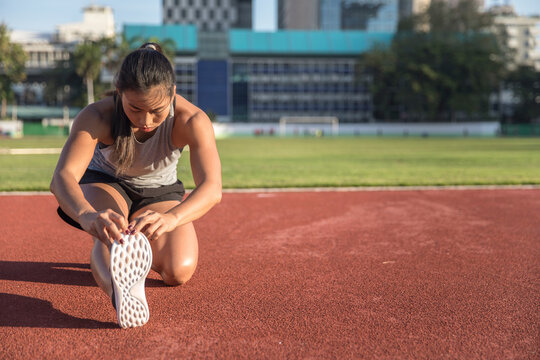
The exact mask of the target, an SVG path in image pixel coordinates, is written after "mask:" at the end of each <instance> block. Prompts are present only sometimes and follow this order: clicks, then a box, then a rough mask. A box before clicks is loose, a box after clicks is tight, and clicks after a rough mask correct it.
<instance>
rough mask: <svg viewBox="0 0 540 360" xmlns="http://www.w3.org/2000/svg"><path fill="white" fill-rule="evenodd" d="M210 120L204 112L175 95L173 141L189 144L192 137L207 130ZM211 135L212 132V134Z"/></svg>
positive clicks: (181, 144)
mask: <svg viewBox="0 0 540 360" xmlns="http://www.w3.org/2000/svg"><path fill="white" fill-rule="evenodd" d="M211 126H212V125H211V122H210V119H209V118H208V116H207V115H206V113H205V112H204V111H203V110H201V109H200V108H199V107H197V106H195V105H193V104H192V103H191V102H189V101H188V100H186V99H185V98H183V97H182V96H180V95H176V105H175V108H174V128H173V142H174V143H175V144H177V145H180V146H184V145H189V144H190V143H191V142H192V140H193V139H194V137H197V135H203V136H204V133H206V132H208V131H207V130H205V129H207V128H209V127H211ZM212 135H213V134H212Z"/></svg>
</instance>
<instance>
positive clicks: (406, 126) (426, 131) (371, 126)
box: [214, 121, 500, 137]
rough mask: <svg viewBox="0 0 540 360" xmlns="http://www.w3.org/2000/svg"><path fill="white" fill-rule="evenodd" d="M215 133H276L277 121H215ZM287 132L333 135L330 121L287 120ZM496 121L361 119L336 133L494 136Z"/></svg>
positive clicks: (496, 133) (498, 131)
mask: <svg viewBox="0 0 540 360" xmlns="http://www.w3.org/2000/svg"><path fill="white" fill-rule="evenodd" d="M214 131H215V133H216V137H227V136H247V135H257V134H258V135H270V134H274V135H279V133H280V128H279V124H278V123H214ZM285 131H286V135H304V134H310V135H316V134H321V132H322V134H324V135H332V125H330V124H287V127H286V129H285ZM499 133H500V124H499V123H498V122H495V121H493V122H469V123H391V124H387V123H361V124H340V125H339V135H376V136H408V135H410V136H496V135H498V134H499Z"/></svg>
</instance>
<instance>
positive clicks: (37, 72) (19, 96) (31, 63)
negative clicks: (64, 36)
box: [10, 30, 72, 104]
mask: <svg viewBox="0 0 540 360" xmlns="http://www.w3.org/2000/svg"><path fill="white" fill-rule="evenodd" d="M10 38H11V41H12V42H13V43H16V44H18V45H20V46H21V47H22V48H23V50H24V51H25V52H26V54H27V55H28V59H27V61H26V63H25V71H26V76H27V78H26V81H25V82H24V83H19V84H15V85H14V87H13V90H14V92H15V97H16V100H17V103H18V104H36V103H42V102H43V93H44V90H45V86H46V80H47V72H48V71H50V70H52V69H54V68H55V67H56V64H57V62H58V61H62V60H69V57H70V52H71V51H72V49H71V46H70V45H69V44H63V43H57V42H55V41H54V35H53V34H45V33H36V32H31V31H22V30H14V31H12V32H11V34H10Z"/></svg>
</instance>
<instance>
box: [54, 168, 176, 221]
mask: <svg viewBox="0 0 540 360" xmlns="http://www.w3.org/2000/svg"><path fill="white" fill-rule="evenodd" d="M94 183H103V184H107V185H110V186H112V187H113V188H114V189H115V190H117V191H118V193H119V194H120V195H122V197H123V198H124V200H126V203H127V206H128V209H129V216H131V215H132V214H133V213H134V212H136V211H137V210H139V209H141V208H143V207H145V206H147V205H150V204H154V203H157V202H162V201H170V200H175V201H182V199H183V198H184V195H185V193H186V191H185V189H184V185H183V184H182V182H181V181H180V180H178V181H177V182H176V183H174V184H172V185H164V186H160V187H157V188H138V187H134V186H132V185H129V184H127V183H125V182H124V181H122V180H120V179H117V178H115V177H114V176H110V175H108V174H105V173H102V172H100V171H96V170H86V172H85V173H84V175H83V177H82V178H81V181H79V184H81V185H82V184H94ZM57 212H58V215H59V216H60V217H61V218H62V220H64V221H65V222H67V223H68V224H69V225H71V226H74V227H76V228H77V229H81V230H82V227H81V225H80V224H79V223H78V222H76V221H75V220H73V219H72V218H70V217H69V216H68V215H67V214H66V213H65V212H64V211H63V210H62V209H61V208H60V207H58V209H57Z"/></svg>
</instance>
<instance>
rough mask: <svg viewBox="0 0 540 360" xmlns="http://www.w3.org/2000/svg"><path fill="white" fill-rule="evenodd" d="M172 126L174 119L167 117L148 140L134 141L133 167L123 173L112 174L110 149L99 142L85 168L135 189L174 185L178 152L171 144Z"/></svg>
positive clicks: (180, 151) (111, 150)
mask: <svg viewBox="0 0 540 360" xmlns="http://www.w3.org/2000/svg"><path fill="white" fill-rule="evenodd" d="M173 125H174V116H169V117H167V119H166V120H165V121H164V122H163V123H162V124H161V125H160V126H159V127H158V128H157V130H156V132H155V133H154V135H152V137H151V138H149V139H147V140H146V141H145V142H139V141H137V140H136V139H135V156H134V157H133V164H132V165H131V167H130V168H129V169H128V170H127V171H126V172H125V173H123V174H120V175H116V174H115V169H116V166H115V162H114V161H113V160H112V153H113V147H112V146H108V145H105V144H103V143H98V144H97V145H96V148H95V149H94V156H93V157H92V160H91V161H90V164H89V165H88V169H90V170H96V171H101V172H103V173H105V174H108V175H111V176H114V177H117V178H119V179H121V180H123V181H125V182H126V183H128V184H130V185H133V186H135V187H141V188H156V187H160V186H163V185H171V184H174V183H175V182H176V181H177V180H178V179H177V173H176V167H177V165H178V159H179V158H180V156H181V155H182V150H181V149H178V148H177V147H175V146H174V145H173V143H172V139H171V134H172V128H173Z"/></svg>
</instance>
